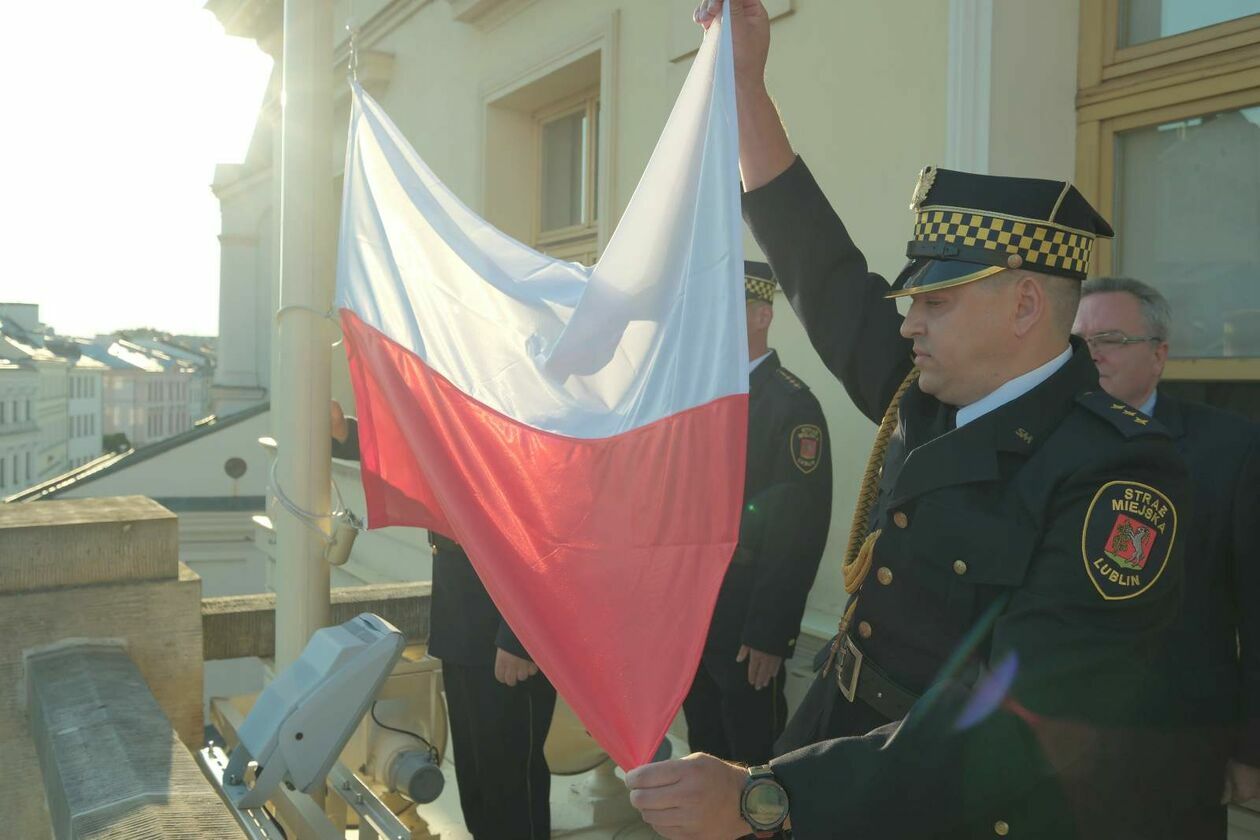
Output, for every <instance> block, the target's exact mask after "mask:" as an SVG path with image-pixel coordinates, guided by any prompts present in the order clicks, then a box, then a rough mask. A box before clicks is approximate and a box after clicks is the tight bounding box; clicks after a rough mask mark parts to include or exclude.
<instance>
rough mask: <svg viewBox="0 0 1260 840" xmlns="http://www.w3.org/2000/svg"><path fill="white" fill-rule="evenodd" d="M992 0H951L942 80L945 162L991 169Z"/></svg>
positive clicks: (972, 168) (984, 170)
mask: <svg viewBox="0 0 1260 840" xmlns="http://www.w3.org/2000/svg"><path fill="white" fill-rule="evenodd" d="M992 72H993V0H950V2H949V60H948V66H947V70H946V82H945V163H944V166H946V167H947V168H949V169H962V170H965V171H968V172H980V173H987V172H988V171H989V133H990V128H991V123H990V120H989V100H990V98H991V95H992V87H993V86H992Z"/></svg>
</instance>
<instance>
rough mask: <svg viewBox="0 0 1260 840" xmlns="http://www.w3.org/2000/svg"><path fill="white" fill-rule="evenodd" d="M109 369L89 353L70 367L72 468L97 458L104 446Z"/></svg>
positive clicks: (70, 454)
mask: <svg viewBox="0 0 1260 840" xmlns="http://www.w3.org/2000/svg"><path fill="white" fill-rule="evenodd" d="M106 370H108V368H107V367H106V366H105V365H104V364H102V363H101V362H98V361H96V360H95V359H92V358H90V357H88V356H80V357H79V358H78V359H76V360H75V361H74V366H73V367H72V368H70V401H69V406H68V410H69V413H70V417H69V423H68V426H69V431H70V441H69V444H68V447H69V452H68V455H69V459H70V463H69V465H68V466H69V469H74V468H75V467H81V466H83V465H84V464H86V463H87V462H88V461H91V460H92V459H94V458H97V457H98V456H100V454H101V451H102V449H103V444H102V441H103V439H104V435H105V412H104V393H105V371H106Z"/></svg>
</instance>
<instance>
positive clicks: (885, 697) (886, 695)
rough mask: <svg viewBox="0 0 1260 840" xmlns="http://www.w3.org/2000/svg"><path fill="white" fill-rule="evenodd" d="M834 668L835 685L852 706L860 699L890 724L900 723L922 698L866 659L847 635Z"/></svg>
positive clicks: (843, 639)
mask: <svg viewBox="0 0 1260 840" xmlns="http://www.w3.org/2000/svg"><path fill="white" fill-rule="evenodd" d="M835 666H836V684H837V685H839V686H840V693H841V694H842V695H844V699H846V700H848V701H849V702H850V703H852V702H853V701H854V700H855V699H856V698H859V697H860V698H861V699H862V702H864V703H866V704H867V705H868V706H870V707H871V708H872V709H874V710H875V711H877V712H879V713H880V714H881V715H883V716H884V717H886V718H888V719H889V720H901V719H902V718H903V717H905V716H906V713H907V712H909V711H910V707H911V706H913V705H914V703H915V701H916V700H918V699H919V695H917V694H915V693H914V692H912V691H907V690H906V689H904V688H902V687H901V686H899V685H897V683H895V682H893V681H892V679H890V678H889V677H888V675H887V674H885V673H884V672H883V671H882V670H880V668H879V667H878V666H877V665H876V664H875V663H874V662H871V661H870V660H869V659H867V658H866V656H865V655H864V654H863V653H862V649H861V648H859V647H858V646H857V645H856V644H855V643H854V642H853V640H852V639H850V638H849V634H848V633H846V634H844V635H843V636H841V637H840V649H839V650H838V651H837V652H836V662H835Z"/></svg>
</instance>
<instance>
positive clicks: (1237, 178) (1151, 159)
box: [1077, 0, 1260, 382]
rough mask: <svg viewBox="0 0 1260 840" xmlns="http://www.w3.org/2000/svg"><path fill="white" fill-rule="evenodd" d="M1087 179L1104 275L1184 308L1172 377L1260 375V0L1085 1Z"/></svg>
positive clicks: (1176, 330)
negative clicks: (1143, 285) (1145, 287)
mask: <svg viewBox="0 0 1260 840" xmlns="http://www.w3.org/2000/svg"><path fill="white" fill-rule="evenodd" d="M1080 9H1081V12H1080V13H1081V51H1080V61H1079V66H1078V70H1079V72H1078V79H1079V82H1078V86H1079V87H1078V91H1077V185H1078V187H1080V189H1081V190H1082V191H1083V192H1084V193H1085V195H1086V196H1087V197H1089V198H1090V199H1091V200H1093V201H1094V202H1095V203H1096V206H1097V207H1098V209H1099V210H1100V212H1102V214H1103V215H1104V216H1106V217H1107V218H1108V219H1110V220H1111V222H1112V224H1113V226H1114V227H1115V229H1116V234H1117V235H1116V238H1115V239H1114V240H1112V241H1111V242H1107V241H1105V240H1104V241H1102V242H1100V243H1099V247H1098V248H1096V249H1095V256H1094V266H1093V268H1094V271H1095V272H1096V273H1098V274H1121V275H1125V276H1130V277H1136V278H1138V279H1140V280H1144V281H1146V282H1148V283H1150V284H1152V285H1153V286H1155V287H1157V288H1158V289H1160V291H1162V292H1163V293H1164V295H1165V296H1166V297H1167V298H1168V300H1169V302H1170V303H1171V305H1172V308H1173V335H1172V336H1171V342H1170V345H1171V351H1170V360H1169V363H1168V365H1167V367H1166V369H1165V378H1166V379H1169V380H1183V381H1194V382H1205V381H1218V382H1226V381H1233V382H1237V381H1240V380H1250V381H1260V287H1257V285H1256V284H1255V282H1254V280H1252V279H1251V278H1254V277H1255V276H1256V275H1257V273H1260V254H1254V253H1252V252H1254V251H1255V245H1254V242H1255V238H1256V233H1255V231H1256V230H1258V229H1260V75H1258V74H1257V69H1256V68H1257V65H1258V64H1260V0H1100V2H1097V3H1094V2H1091V3H1082V4H1081V6H1080Z"/></svg>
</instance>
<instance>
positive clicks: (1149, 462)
mask: <svg viewBox="0 0 1260 840" xmlns="http://www.w3.org/2000/svg"><path fill="white" fill-rule="evenodd" d="M744 210H745V217H746V219H747V220H748V222H749V225H750V227H751V229H752V231H753V234H754V236H755V237H756V238H757V240H758V242H759V244H760V245H761V248H762V251H763V252H764V253H765V254H766V256H767V258H768V260H769V262H770V265H771V266H772V268H773V270H774V273H775V276H776V277H777V278H778V280H779V282H780V284H781V285H782V287H783V289H784V291H785V293H786V295H787V297H788V300H789V301H790V302H791V304H792V306H793V308H794V309H795V310H796V313H797V315H798V317H799V318H800V319H801V321H802V323H803V325H804V327H805V329H806V332H807V333H808V335H809V337H810V340H811V342H812V344H813V345H814V347H815V349H816V350H817V351H818V353H819V355H820V356H821V357H822V360H823V361H824V362H825V363H826V364H827V366H828V368H829V369H830V370H831V371H832V372H833V373H834V374H835V375H836V376H837V378H838V379H839V380H840V381H841V382H842V383H843V385H844V387H845V389H846V391H847V392H848V394H849V395H850V397H851V398H852V399H853V401H854V403H855V405H856V406H857V407H858V408H859V409H860V410H861V411H862V412H863V413H864V414H866V415H867V417H869V418H871V419H872V420H873V421H876V422H878V420H879V419H880V418H881V417H882V415H883V413H884V411H885V409H886V408H887V406H888V404H889V402H890V401H891V399H892V397H893V394H894V393H895V391H896V389H897V387H898V385H899V384H900V383H901V382H902V380H903V379H904V378H905V376H906V374H907V373H908V371H909V370H910V365H911V362H910V349H911V348H910V343H909V342H908V341H907V340H906V339H904V338H902V337H901V335H900V333H899V329H900V324H901V316H900V315H899V314H898V311H897V308H896V306H895V303H894V302H893V301H891V300H888V299H886V297H885V295H886V294H887V292H888V291H889V287H888V284H887V282H886V281H885V280H884V279H883V278H882V277H880V276H878V275H876V274H873V273H871V272H869V271H868V269H867V266H866V261H865V258H864V257H863V256H862V253H861V252H860V251H859V250H858V249H857V247H856V246H855V245H854V243H853V242H852V240H851V239H850V238H849V236H848V233H847V231H846V230H845V228H844V225H843V224H842V223H841V222H840V220H839V218H837V216H836V215H835V213H834V211H833V210H832V209H831V207H830V205H829V204H828V203H827V200H826V198H825V197H824V196H823V195H822V192H821V191H820V190H819V188H818V186H817V184H816V183H815V182H814V180H813V178H812V176H811V175H810V173H809V170H808V169H807V168H806V167H805V165H804V163H803V162H802V161H800V160H799V159H798V160H797V161H796V163H795V164H794V165H793V166H792V167H791V168H789V169H788V170H787V171H786V172H784V173H783V174H782V175H780V176H779V177H778V178H777V179H775V180H774V181H772V182H770V183H769V184H767V185H765V186H763V187H761V188H759V189H757V190H754V191H752V192H750V193H748V194H746V195H745V203H744ZM951 415H952V407H951V406H947V405H945V404H942V403H941V402H939V401H938V400H936V399H935V398H934V397H932V396H931V395H930V394H927V393H925V392H924V391H922V390H921V389H920V388H919V387H918V385H917V384H914V385H911V386H910V387H909V389H908V390H907V391H906V393H905V395H904V396H903V398H902V400H901V404H900V410H899V412H898V416H897V428H896V431H895V432H894V433H893V435H892V437H891V439H890V441H889V446H888V450H887V453H886V455H885V458H884V461H883V469H882V475H881V478H880V486H879V497H878V500H877V504H876V506H875V510H874V512H873V515H872V520H871V522H870V526H871V528H872V529H877V530H879V531H880V535H879V537H878V540H877V542H876V543H875V547H874V554H873V561H872V570H871V573H870V575H869V576H867V578H866V580H865V583H864V584H863V585H862V587H861V589H860V591H859V593H858V596H857V597H858V602H857V606H856V610H855V612H854V614H853V616H852V620H851V624H850V625H849V628H850V632H851V633H852V638H851V641H852V642H853V645H854V648H855V649H856V650H859V651H860V652H861V654H862V655H863V657H864V659H863V662H864V663H865V664H864V665H863V667H862V668H861V669H860V670H857V674H858V680H857V684H856V694H857V697H858V703H856V704H850V702H849V701H848V700H847V699H845V698H843V697H841V698H839V699H838V700H837V708H836V709H835V711H834V712H833V718H832V721H831V723H832V725H834V726H837V727H841V728H842V729H843V731H845V732H846V734H849V735H852V736H853V737H843V738H839V739H836V740H829V741H824V742H822V743H818V744H814V745H813V746H810V747H806V748H804V749H801V750H797V751H795V752H792V753H789V754H787V755H784V756H780V757H778V758H776V759H774V760H773V761H772V762H771V766H772V768H773V769H774V771H775V774H776V776H777V777H778V779H779V780H780V782H781V783H782V784H783V785H784V787H785V788H786V789H787V792H788V796H789V799H790V803H791V805H790V809H791V820H792V829H793V834H794V837H796V838H797V839H798V840H811V838H829V837H872V838H873V837H878V838H883V840H893V839H894V838H906V840H910V838H915V839H916V840H917V838H924V837H933V838H973V837H994V836H999V837H1000V836H1010V837H1019V838H1046V840H1069V839H1070V838H1095V837H1097V838H1107V840H1115V839H1116V838H1133V840H1137V838H1144V839H1145V838H1152V837H1170V838H1171V837H1178V838H1180V837H1196V836H1201V835H1200V834H1198V833H1197V832H1198V831H1199V830H1200V828H1201V826H1200V825H1196V821H1195V817H1196V814H1195V813H1194V812H1195V809H1196V808H1197V807H1199V806H1200V805H1201V804H1202V800H1201V798H1200V799H1196V798H1195V796H1196V791H1193V790H1190V789H1188V786H1187V785H1186V784H1185V783H1184V782H1185V780H1186V779H1188V778H1193V777H1194V776H1195V774H1194V772H1193V770H1194V768H1192V767H1191V766H1190V764H1191V763H1192V762H1193V760H1194V759H1193V757H1192V756H1190V755H1189V754H1188V753H1187V752H1186V751H1184V750H1182V749H1179V747H1178V745H1177V743H1176V738H1170V737H1167V735H1168V733H1169V729H1170V723H1171V717H1172V713H1171V711H1170V706H1169V692H1170V689H1169V686H1168V683H1167V681H1166V680H1165V679H1164V675H1163V674H1161V671H1160V668H1159V666H1158V660H1159V656H1160V646H1161V645H1162V644H1163V642H1164V639H1165V638H1166V633H1167V629H1168V627H1169V626H1170V625H1171V624H1172V622H1173V621H1174V620H1175V618H1176V616H1177V614H1178V610H1179V608H1180V602H1181V594H1182V587H1183V565H1182V540H1183V538H1184V537H1183V534H1181V533H1180V532H1179V531H1178V530H1177V523H1178V522H1179V521H1180V520H1179V519H1178V516H1179V513H1180V512H1183V511H1187V509H1188V501H1187V500H1188V497H1189V482H1188V478H1187V474H1186V469H1185V465H1184V462H1183V461H1182V459H1181V458H1180V456H1179V455H1178V454H1177V452H1176V449H1175V448H1174V446H1173V443H1172V441H1171V439H1170V438H1169V435H1168V433H1167V431H1166V430H1165V429H1163V427H1162V426H1160V425H1159V424H1158V423H1157V422H1155V421H1152V420H1150V419H1148V418H1144V417H1142V416H1141V415H1140V414H1139V413H1138V412H1136V411H1134V410H1133V409H1131V408H1130V407H1128V406H1125V405H1123V404H1117V403H1115V402H1114V401H1113V400H1111V398H1109V397H1107V396H1106V394H1104V393H1102V392H1101V391H1100V390H1099V388H1098V377H1097V370H1096V369H1095V368H1094V365H1093V362H1092V360H1091V359H1090V356H1089V353H1088V349H1087V348H1086V347H1085V346H1084V344H1083V343H1082V342H1080V341H1079V340H1073V341H1072V343H1071V353H1070V356H1069V358H1068V359H1067V361H1066V363H1065V364H1063V366H1062V367H1060V368H1059V369H1058V370H1057V371H1056V372H1054V373H1053V374H1051V375H1050V376H1049V378H1048V379H1046V380H1045V381H1043V382H1042V383H1041V384H1040V385H1037V386H1036V387H1034V388H1032V389H1031V390H1030V391H1028V392H1027V393H1025V394H1023V395H1022V396H1020V397H1017V398H1015V399H1014V400H1012V401H1010V402H1008V403H1006V404H1005V405H1003V406H1001V407H999V408H997V409H995V410H993V411H991V412H989V413H987V414H985V415H983V416H981V417H979V418H977V419H975V420H974V421H972V422H970V423H968V424H966V425H964V426H962V427H960V428H956V429H951V427H950V417H951ZM1114 558H1119V559H1118V560H1117V559H1114ZM833 673H834V672H833ZM872 675H874V676H876V677H878V678H879V679H882V680H885V681H887V682H888V683H889V684H894V685H896V686H897V687H898V688H900V689H904V690H907V691H909V692H911V693H912V695H917V696H918V699H917V702H913V705H912V706H911V707H910V710H909V712H908V713H906V714H905V715H904V717H901V719H900V720H897V721H896V722H893V723H888V724H887V725H884V726H880V727H878V728H876V729H874V730H872V731H869V732H865V733H863V732H862V730H863V729H864V728H865V727H867V726H869V725H871V724H872V723H879V722H880V720H881V717H880V715H879V713H878V712H877V713H876V714H875V715H872V714H871V712H872V711H873V709H872V708H869V707H873V706H875V705H877V703H878V694H879V691H878V690H875V691H867V690H866V686H868V685H870V684H872V681H871V680H868V677H871V676H872ZM873 684H874V685H876V686H878V685H879V684H880V683H879V682H878V681H876V682H874V683H873ZM864 695H865V696H864ZM863 703H864V704H865V705H860V704H863ZM897 716H900V715H897ZM859 733H861V734H859ZM1218 796H1219V793H1218Z"/></svg>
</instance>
